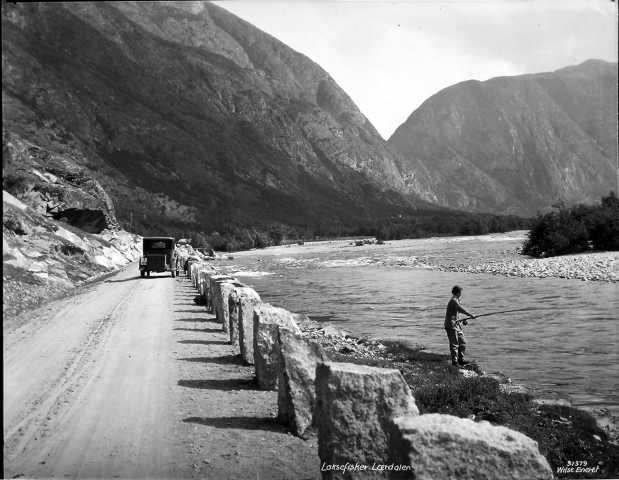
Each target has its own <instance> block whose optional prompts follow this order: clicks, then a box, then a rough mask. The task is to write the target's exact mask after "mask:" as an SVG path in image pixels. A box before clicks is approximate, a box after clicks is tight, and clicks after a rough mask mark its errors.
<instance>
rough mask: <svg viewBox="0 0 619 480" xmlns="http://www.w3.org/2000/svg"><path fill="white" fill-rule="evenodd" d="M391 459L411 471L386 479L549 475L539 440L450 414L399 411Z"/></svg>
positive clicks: (461, 479) (474, 479) (548, 477)
mask: <svg viewBox="0 0 619 480" xmlns="http://www.w3.org/2000/svg"><path fill="white" fill-rule="evenodd" d="M390 432H391V434H390V449H391V459H390V461H391V462H393V463H395V464H399V465H408V466H410V467H411V469H412V471H413V472H414V475H411V473H410V471H409V472H408V473H398V472H393V473H392V474H391V476H390V477H389V478H394V479H395V478H415V479H418V480H434V479H437V478H440V479H445V480H466V479H470V480H477V479H479V478H488V479H490V478H501V479H506V480H509V479H513V480H519V479H523V478H526V479H531V480H542V479H543V480H551V479H552V478H554V477H553V474H552V470H551V468H550V465H549V464H548V461H547V460H546V458H544V456H543V455H542V454H541V453H540V452H539V448H538V446H537V442H535V441H534V440H532V439H531V438H529V437H527V436H526V435H523V434H522V433H520V432H516V431H514V430H511V429H509V428H506V427H501V426H494V425H491V424H490V423H489V422H485V421H483V422H474V421H472V420H469V419H465V418H458V417H454V416H451V415H441V414H427V415H420V416H402V417H397V418H395V419H394V420H393V422H392V426H391V431H390Z"/></svg>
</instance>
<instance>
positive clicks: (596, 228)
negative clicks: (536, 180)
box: [522, 192, 619, 257]
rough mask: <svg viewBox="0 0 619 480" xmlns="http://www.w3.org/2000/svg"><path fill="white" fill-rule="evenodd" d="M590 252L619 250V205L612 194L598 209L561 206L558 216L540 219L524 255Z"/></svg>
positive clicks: (554, 213) (535, 222)
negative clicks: (592, 250) (591, 250)
mask: <svg viewBox="0 0 619 480" xmlns="http://www.w3.org/2000/svg"><path fill="white" fill-rule="evenodd" d="M590 249H594V250H618V249H619V201H618V200H617V197H616V196H615V194H614V193H613V192H611V193H610V194H609V196H608V197H603V198H602V201H601V203H600V205H599V206H595V207H589V206H584V205H576V206H573V207H566V206H564V205H560V206H559V207H558V211H556V212H551V213H547V214H544V215H538V217H537V218H536V219H535V221H534V223H533V226H532V227H531V230H530V231H529V237H528V239H527V240H526V242H525V243H524V245H523V247H522V253H523V254H524V255H531V256H534V257H550V256H554V255H564V254H569V253H578V252H584V251H587V250H590Z"/></svg>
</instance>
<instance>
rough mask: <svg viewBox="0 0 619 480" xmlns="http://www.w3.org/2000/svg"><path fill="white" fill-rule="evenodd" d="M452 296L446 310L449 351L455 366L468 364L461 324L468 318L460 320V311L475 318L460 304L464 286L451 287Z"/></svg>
mask: <svg viewBox="0 0 619 480" xmlns="http://www.w3.org/2000/svg"><path fill="white" fill-rule="evenodd" d="M451 293H452V295H453V296H452V297H451V300H449V303H448V304H447V311H446V312H445V330H446V331H447V338H448V339H449V352H450V353H451V364H452V365H454V366H456V367H457V366H458V365H466V364H467V363H468V362H465V361H464V351H465V350H466V341H465V340H464V333H463V332H462V326H461V324H464V325H466V324H467V320H466V318H465V319H462V320H458V313H463V314H464V315H468V316H469V318H475V316H474V315H472V314H470V313H469V312H467V311H466V310H465V309H464V308H462V306H461V305H460V297H461V295H462V288H461V287H459V286H458V285H456V286H454V287H453V288H452V289H451Z"/></svg>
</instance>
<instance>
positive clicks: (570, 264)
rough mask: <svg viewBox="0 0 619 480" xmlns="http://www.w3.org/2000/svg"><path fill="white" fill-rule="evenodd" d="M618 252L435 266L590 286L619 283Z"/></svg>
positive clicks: (442, 268) (515, 255)
mask: <svg viewBox="0 0 619 480" xmlns="http://www.w3.org/2000/svg"><path fill="white" fill-rule="evenodd" d="M617 260H619V254H618V253H617V252H594V253H579V254H576V255H562V256H558V257H549V258H531V257H522V256H520V255H519V254H518V253H517V252H514V254H513V258H509V259H505V260H490V261H485V262H462V263H453V262H445V263H440V264H438V265H436V266H435V268H436V269H437V270H441V271H447V272H465V273H490V274H493V275H504V276H508V277H536V278H566V279H575V280H584V281H593V282H617V281H619V262H618V261H617Z"/></svg>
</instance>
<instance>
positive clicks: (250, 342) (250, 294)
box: [235, 287, 260, 365]
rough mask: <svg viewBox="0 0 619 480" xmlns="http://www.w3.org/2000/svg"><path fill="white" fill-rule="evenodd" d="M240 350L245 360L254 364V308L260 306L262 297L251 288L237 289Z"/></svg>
mask: <svg viewBox="0 0 619 480" xmlns="http://www.w3.org/2000/svg"><path fill="white" fill-rule="evenodd" d="M235 293H236V299H237V319H238V321H237V323H238V332H239V349H240V351H241V356H242V357H243V360H244V361H245V362H246V363H248V364H250V365H253V363H254V307H256V306H258V305H259V304H260V295H258V293H257V292H256V291H255V290H254V289H253V288H250V287H240V288H237V289H236V292H235Z"/></svg>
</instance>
